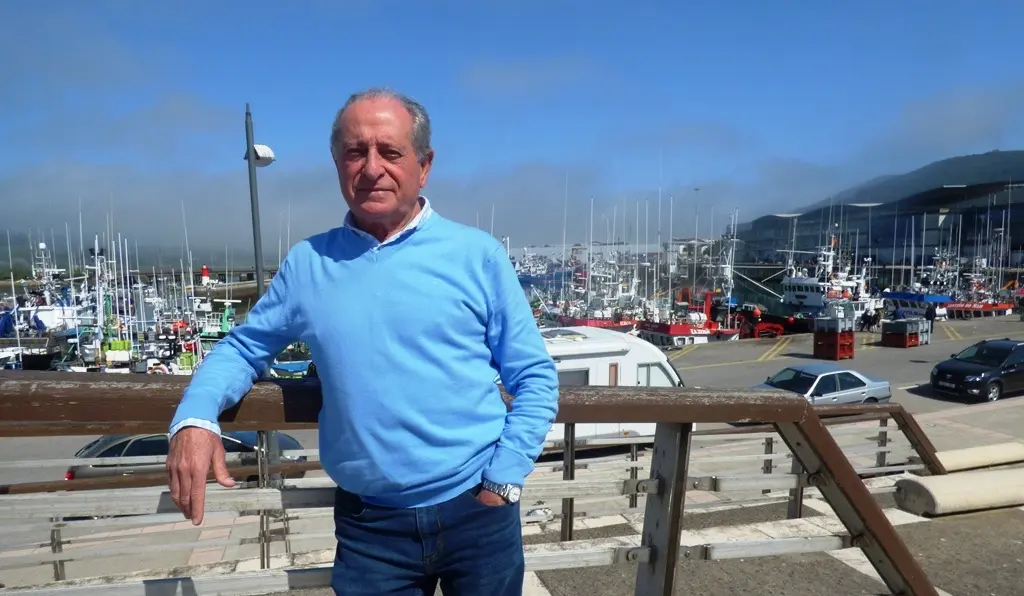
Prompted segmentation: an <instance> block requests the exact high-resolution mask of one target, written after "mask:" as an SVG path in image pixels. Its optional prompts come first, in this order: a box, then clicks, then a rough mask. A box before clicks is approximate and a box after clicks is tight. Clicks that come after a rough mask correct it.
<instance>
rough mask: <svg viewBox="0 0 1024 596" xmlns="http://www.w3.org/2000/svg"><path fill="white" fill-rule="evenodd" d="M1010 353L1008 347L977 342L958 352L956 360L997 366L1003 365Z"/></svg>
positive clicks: (992, 366)
mask: <svg viewBox="0 0 1024 596" xmlns="http://www.w3.org/2000/svg"><path fill="white" fill-rule="evenodd" d="M1009 355H1010V350H1008V349H1006V348H1003V347H998V348H997V347H996V346H990V345H986V344H977V345H973V346H971V347H969V348H967V349H966V350H964V351H963V352H960V353H959V354H957V355H956V360H959V361H961V362H969V363H971V364H980V365H982V366H988V367H991V368H995V367H997V366H999V365H1001V364H1002V363H1003V362H1004V361H1005V360H1006V357H1007V356H1009Z"/></svg>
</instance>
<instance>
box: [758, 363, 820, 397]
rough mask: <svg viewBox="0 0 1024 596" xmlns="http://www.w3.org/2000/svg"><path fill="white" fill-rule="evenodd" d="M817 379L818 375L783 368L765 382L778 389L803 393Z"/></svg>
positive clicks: (809, 388) (808, 389)
mask: <svg viewBox="0 0 1024 596" xmlns="http://www.w3.org/2000/svg"><path fill="white" fill-rule="evenodd" d="M817 379H818V375H812V374H810V373H805V372H804V371H802V370H797V369H795V368H784V369H782V370H781V371H779V373H777V374H776V375H775V376H774V377H772V378H770V379H768V381H767V384H768V385H771V386H772V387H775V388H778V389H783V390H785V391H792V392H794V393H799V394H801V395H803V394H806V393H807V392H808V391H810V390H811V387H812V386H813V385H814V381H816V380H817Z"/></svg>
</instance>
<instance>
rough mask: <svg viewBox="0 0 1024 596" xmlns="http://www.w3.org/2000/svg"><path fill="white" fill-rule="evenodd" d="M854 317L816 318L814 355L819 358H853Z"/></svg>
mask: <svg viewBox="0 0 1024 596" xmlns="http://www.w3.org/2000/svg"><path fill="white" fill-rule="evenodd" d="M854 323H855V320H854V319H852V318H847V317H843V318H836V317H822V318H817V319H815V320H814V357H815V358H817V359H818V360H846V359H852V358H853V346H854V343H855V341H854V334H853V326H854Z"/></svg>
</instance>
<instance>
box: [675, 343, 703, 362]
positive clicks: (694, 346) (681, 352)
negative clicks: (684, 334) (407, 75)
mask: <svg viewBox="0 0 1024 596" xmlns="http://www.w3.org/2000/svg"><path fill="white" fill-rule="evenodd" d="M699 345H700V344H690V345H688V346H686V347H685V348H682V349H680V350H679V351H678V352H676V353H675V354H672V355H671V356H669V357H668V359H669V360H678V359H680V358H682V357H683V356H685V355H687V354H689V353H690V352H692V351H694V350H696V349H697V346H699Z"/></svg>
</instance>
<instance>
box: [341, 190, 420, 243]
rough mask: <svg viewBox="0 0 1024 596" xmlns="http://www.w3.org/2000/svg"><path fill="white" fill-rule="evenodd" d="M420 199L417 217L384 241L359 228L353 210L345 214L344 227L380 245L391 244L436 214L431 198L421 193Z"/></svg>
mask: <svg viewBox="0 0 1024 596" xmlns="http://www.w3.org/2000/svg"><path fill="white" fill-rule="evenodd" d="M420 201H421V204H420V212H419V213H418V214H417V215H416V217H414V218H412V221H410V222H409V223H408V224H407V225H406V226H405V227H404V228H402V230H401V231H400V232H398V233H397V234H395V235H394V236H392V237H390V238H388V239H387V240H385V241H384V242H380V241H379V240H377V239H376V238H374V237H373V235H372V234H369V233H368V232H365V231H363V230H360V229H359V228H357V227H356V222H355V219H354V218H353V217H352V212H351V211H349V212H348V213H346V214H345V223H344V227H346V228H348V229H350V230H352V231H353V232H355V233H356V234H358V235H359V236H362V237H363V238H368V239H370V240H373V241H374V242H375V243H377V244H378V245H380V246H384V245H385V244H391V243H392V242H395V241H396V240H398V239H399V238H402V237H403V236H406V235H408V234H410V233H412V232H413V231H415V230H416V229H417V228H419V227H420V226H421V225H422V224H423V222H424V221H426V220H427V218H429V217H430V216H431V215H433V214H434V210H433V209H431V208H430V200H429V199H427V197H425V196H423V195H420Z"/></svg>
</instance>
